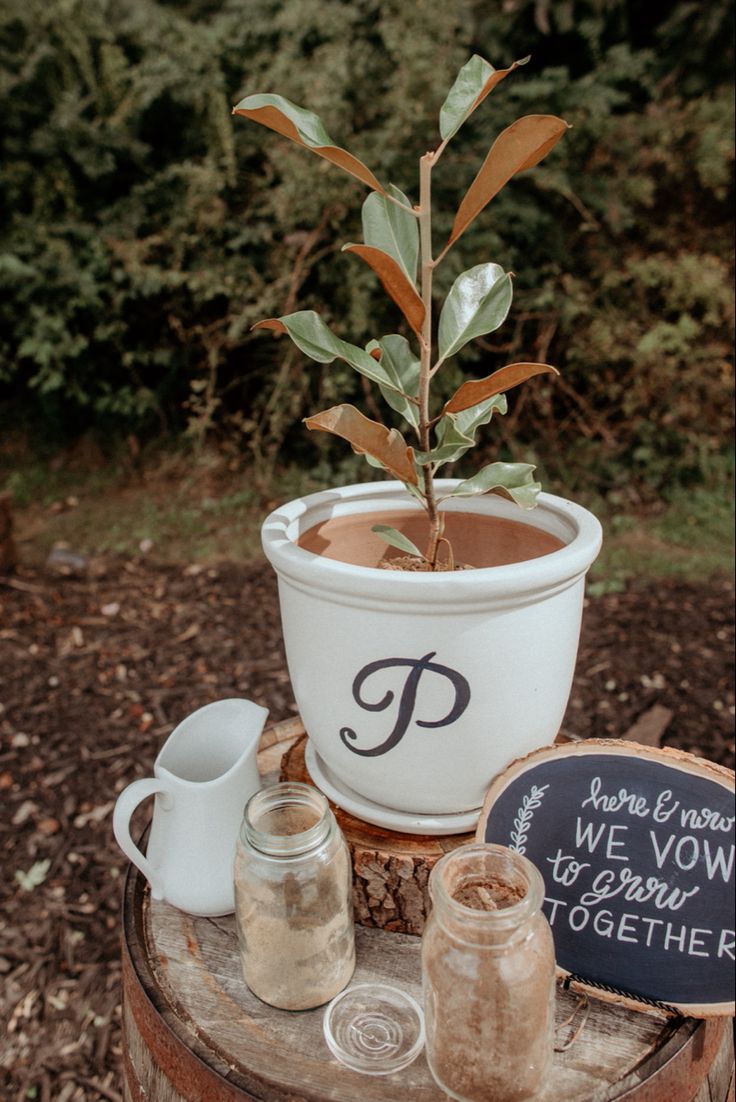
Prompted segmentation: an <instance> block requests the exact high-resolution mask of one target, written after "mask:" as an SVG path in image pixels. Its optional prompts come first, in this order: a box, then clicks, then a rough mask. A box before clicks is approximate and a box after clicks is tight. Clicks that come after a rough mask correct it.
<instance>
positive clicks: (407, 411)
mask: <svg viewBox="0 0 736 1102" xmlns="http://www.w3.org/2000/svg"><path fill="white" fill-rule="evenodd" d="M366 351H367V352H373V351H379V352H380V353H381V360H380V363H381V369H382V370H383V371H384V372H385V373H386V375H388V377H389V379H390V380H391V386H386V385H385V384H383V383H379V384H378V385H379V388H380V391H381V394H382V395H383V397H384V399H385V400H386V402H387V403H388V404H389V405H390V406H391V409H395V410H396V412H397V413H400V414H401V416H402V417H403V418H404V420H406V421H408V422H409V424H410V425H412V427H413V428H415V429H418V428H419V410H418V408H417V406H416V405H415V404H414V403H413V402H410V401H408V400H407V398H405V397H404V395H409V396H410V397H412V398H416V396H417V391H418V389H419V360H418V359H417V358H416V356H415V355H414V353H413V352H412V350H411V345H410V344H409V342H408V340H407V339H406V337H402V336H400V335H399V334H398V333H389V334H387V335H386V336H385V337H381V338H380V340H377V341H371V342H370V344H367V345H366ZM402 392H403V393H402Z"/></svg>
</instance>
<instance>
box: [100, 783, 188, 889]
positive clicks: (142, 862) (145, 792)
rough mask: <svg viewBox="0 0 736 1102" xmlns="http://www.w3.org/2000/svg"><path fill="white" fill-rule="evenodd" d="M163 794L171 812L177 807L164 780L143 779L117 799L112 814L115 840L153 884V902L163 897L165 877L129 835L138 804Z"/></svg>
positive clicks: (166, 809) (166, 806) (163, 799)
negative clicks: (174, 805) (150, 797)
mask: <svg viewBox="0 0 736 1102" xmlns="http://www.w3.org/2000/svg"><path fill="white" fill-rule="evenodd" d="M157 794H158V795H161V796H162V797H163V798H162V802H161V807H162V810H164V811H169V810H170V809H171V808H172V807H173V804H174V797H173V796H172V794H171V792H170V791H169V790H168V788H166V786H165V785H164V783H163V782H162V781H159V780H156V779H155V778H154V777H146V778H145V779H144V780H140V781H133V783H132V784H129V785H128V787H127V788H124V789H123V791H122V792H121V793H120V795H119V796H118V798H117V802H116V804H115V810H114V812H113V815H112V829H113V833H114V835H115V840H116V841H117V843H118V845H119V846H120V848H121V850H122V851H123V853H124V854H125V856H126V857H127V858H128V860H129V861H132V862H133V864H134V865H135V866H136V868H138V869H140V871H141V872H142V873H143V875H144V876H145V878H146V880H147V881H148V883H149V884H150V885H151V895H152V897H153V898H154V899H163V898H164V884H163V877H162V875H161V872H160V870H159V869H155V868H154V867H153V865H152V864H151V862H150V861H149V860H148V858H147V857H144V855H143V854H142V853H141V851H140V850H139V848H138V846H137V845H136V844H135V842H134V841H133V839H132V838H131V836H130V820H131V817H132V815H133V812H134V811H135V809H136V808H137V807H138V804H140V803H142V802H143V800H145V799H147V797H148V796H155V795H157Z"/></svg>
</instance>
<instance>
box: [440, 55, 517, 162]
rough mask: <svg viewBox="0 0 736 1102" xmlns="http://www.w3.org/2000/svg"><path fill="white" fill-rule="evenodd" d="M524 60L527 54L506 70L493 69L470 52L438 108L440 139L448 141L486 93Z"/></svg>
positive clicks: (489, 64)
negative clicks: (470, 54)
mask: <svg viewBox="0 0 736 1102" xmlns="http://www.w3.org/2000/svg"><path fill="white" fill-rule="evenodd" d="M528 60H529V58H528V57H524V58H522V59H521V61H515V62H514V64H513V65H511V66H509V68H508V69H494V68H493V66H492V65H491V63H490V62H489V61H486V60H485V58H482V57H479V55H478V54H473V56H472V57H471V58H470V60H469V61H466V62H465V64H464V65H463V67H462V69H461V70H460V72H459V73H458V74H457V76H456V77H455V83H454V84H453V86H452V88H451V89H450V91H449V92H448V93H447V98H446V99H445V102H444V103H443V104H442V107H441V109H440V135H441V137H442V139H443V141H448V140H449V139H450V138H451V137H452V136H453V135H454V134H457V132H458V130H459V129H460V127H461V126H462V125H463V123H464V122H465V120H466V119H467V118H469V117H470V116H471V115H472V113H473V111H475V109H476V107H478V106H480V104H481V103H482V102H483V100H484V99H485V98H486V96H487V95H488V93H489V92H492V91H493V89H494V88H495V87H496V85H497V84H500V82H501V81H502V80H503V78H504V77H506V76H508V75H509V73H512V72H513V71H514V69H517V68H518V67H519V66H520V65H526V63H527V61H528Z"/></svg>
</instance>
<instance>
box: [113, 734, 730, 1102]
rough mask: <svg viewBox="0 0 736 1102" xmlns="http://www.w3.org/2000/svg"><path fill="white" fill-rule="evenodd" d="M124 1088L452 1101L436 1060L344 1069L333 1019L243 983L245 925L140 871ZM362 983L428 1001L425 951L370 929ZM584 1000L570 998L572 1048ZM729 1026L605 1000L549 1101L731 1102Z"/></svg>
mask: <svg viewBox="0 0 736 1102" xmlns="http://www.w3.org/2000/svg"><path fill="white" fill-rule="evenodd" d="M301 730H302V728H301V725H300V724H299V722H298V721H287V722H286V723H283V724H278V725H276V726H275V727H273V728H270V729H269V731H267V732H266V733H265V735H264V739H263V741H262V749H261V752H260V754H259V765H260V767H261V771H262V774H263V776H264V779H266V780H269V781H270V780H273V779H276V778H277V777H278V769H279V763H280V761H281V756H282V754H283V752H284V750H285V749H286V748H288V746H289V745H290V744H291V743H293V741H294V740H295V739H296V738H297V737H298V736H299V735H300V734H301ZM123 922H124V932H123V1011H124V1037H125V1045H124V1079H125V1098H126V1099H127V1100H128V1102H140V1100H142V1099H147V1100H148V1102H179V1100H185V1102H210V1100H211V1102H244V1100H258V1102H396V1100H397V1099H402V1100H405V1102H447V1095H445V1094H444V1092H443V1091H441V1090H440V1089H439V1088H438V1087H437V1086H436V1085H435V1083H434V1081H433V1079H432V1077H431V1075H430V1072H429V1069H428V1066H427V1063H426V1059H425V1057H424V1054H421V1055H420V1056H419V1057H418V1059H417V1060H416V1061H415V1062H414V1063H413V1064H411V1065H410V1066H409V1067H408V1068H405V1069H404V1070H403V1071H401V1072H398V1073H396V1074H394V1075H389V1076H371V1077H369V1076H363V1075H359V1074H357V1073H355V1072H352V1071H350V1070H348V1069H347V1068H344V1067H343V1066H342V1065H340V1064H339V1063H338V1062H337V1061H336V1060H335V1059H334V1058H333V1057H332V1056H331V1055H330V1053H329V1051H328V1049H327V1047H326V1045H325V1042H324V1040H323V1036H322V1016H323V1010H322V1009H321V1008H319V1009H316V1010H309V1011H301V1012H298V1013H290V1012H287V1011H279V1010H275V1009H273V1008H271V1007H269V1006H267V1005H265V1004H264V1003H262V1002H260V1001H259V1000H258V999H257V998H256V997H255V996H254V995H252V994H251V992H250V991H249V989H248V987H247V986H246V984H245V982H244V980H243V978H242V974H241V971H240V960H239V956H238V946H237V939H236V934H235V922H234V918H233V916H228V917H225V918H214V919H210V918H195V917H193V916H190V915H187V914H184V913H182V912H181V911H178V910H176V909H175V908H173V907H170V906H168V905H167V904H166V903H160V902H156V901H152V900H151V898H150V894H149V892H148V889H147V886H146V883H145V881H144V879H143V877H142V876H141V875H140V873H138V871H137V870H135V869H133V868H131V869H130V871H129V873H128V877H127V882H126V886H125V898H124V907H123ZM356 940H357V967H356V972H355V975H354V977H353V980H352V982H353V983H365V982H369V981H379V982H386V983H391V984H395V985H396V986H398V987H400V988H402V989H404V990H406V991H408V992H409V993H410V994H412V995H414V997H415V998H417V999H418V1000H419V1001H420V1002H421V983H420V946H421V942H420V939H419V938H417V937H414V936H411V935H409V934H404V933H392V932H387V931H385V930H380V929H370V928H366V927H362V926H357V927H356ZM578 1006H579V1000H578V997H577V996H576V995H574V994H573V993H571V992H567V991H563V990H559V991H558V999H557V1011H556V1013H557V1022H558V1043H564V1042H565V1041H569V1039H570V1037H571V1036H572V1033H573V1032H574V1029H575V1025H576V1022H577V1021H578V1019H574V1020H573V1022H572V1024H571V1025H569V1026H566V1025H565V1024H564V1023H565V1022H566V1020H567V1019H568V1018H570V1016H571V1015H573V1013H574V1011H575V1010H576V1007H578ZM726 1025H727V1023H726V1022H725V1021H724V1020H723V1019H711V1020H710V1021H708V1022H700V1021H696V1020H694V1019H683V1018H672V1017H669V1018H668V1017H667V1016H666V1015H664V1014H662V1013H659V1012H653V1013H637V1012H634V1011H631V1010H628V1009H624V1008H622V1007H617V1006H612V1005H610V1004H607V1003H602V1002H598V1001H595V1000H591V1002H590V1006H589V1009H588V1013H587V1018H586V1020H585V1024H584V1026H583V1029H582V1031H581V1032H580V1034H579V1036H578V1037H577V1039H575V1040H574V1041H573V1043H572V1044H571V1045H570V1046H569V1047H568V1048H567V1049H566V1050H565V1051H562V1052H559V1053H556V1055H555V1061H554V1066H553V1071H552V1075H551V1077H550V1080H549V1081H548V1083H547V1086H546V1088H545V1090H544V1092H543V1093H542V1094H540V1095H539V1096H538V1097H537V1100H536V1102H561V1100H564V1102H624V1100H625V1102H726V1098H727V1095H728V1092H729V1082H730V1084H731V1088H730V1089H731V1091H732V1090H733V1078H732V1065H733V1046H732V1042H731V1031H730V1028H728V1029H727V1028H726Z"/></svg>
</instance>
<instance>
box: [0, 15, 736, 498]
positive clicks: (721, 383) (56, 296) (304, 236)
mask: <svg viewBox="0 0 736 1102" xmlns="http://www.w3.org/2000/svg"><path fill="white" fill-rule="evenodd" d="M731 20H732V8H731V5H730V3H728V2H726V0H712V2H711V3H709V4H707V5H700V4H691V3H688V2H686V0H680V2H675V3H665V4H661V5H657V6H656V13H655V11H654V10H653V6H652V5H642V4H634V3H626V2H625V0H506V2H505V3H504V4H500V3H499V4H494V5H489V4H486V3H483V2H481V0H456V2H455V3H454V4H444V5H443V4H435V3H433V2H431V0H415V2H414V3H412V4H405V3H400V2H399V0H289V3H288V4H287V3H283V2H282V0H258V3H254V2H253V0H229V2H228V0H223V2H218V3H210V2H207V0H189V2H188V3H187V2H184V0H179V2H170V3H164V2H163V0H134V2H131V3H128V4H122V5H121V4H114V3H112V2H111V0H55V2H53V3H51V4H43V3H41V0H6V3H5V4H4V5H3V9H2V14H0V107H1V109H2V118H3V134H2V157H1V162H2V176H1V178H0V399H2V401H3V407H2V408H3V415H4V417H5V418H6V419H9V417H10V416H12V418H13V423H17V422H18V421H19V420H21V419H22V418H25V419H26V422H27V423H29V424H31V425H32V426H33V427H34V428H35V429H37V430H40V431H42V432H44V433H45V434H46V435H59V434H61V433H67V434H68V433H74V432H77V431H82V430H84V429H86V428H88V427H90V426H91V425H96V426H98V427H102V428H104V429H106V430H110V429H115V428H121V429H126V430H129V429H133V430H134V431H136V432H138V433H146V432H149V433H150V432H155V431H158V430H159V428H167V429H174V430H178V429H180V428H186V429H187V430H188V431H189V432H190V433H192V434H195V435H197V436H202V435H204V434H205V433H207V432H215V433H217V434H218V435H219V436H220V437H221V438H222V439H224V440H227V441H228V442H230V443H232V444H233V445H236V444H237V446H238V447H240V448H242V449H246V450H249V451H250V453H251V455H252V457H253V459H254V460H255V461H256V462H257V465H258V468H259V470H260V473H261V475H262V476H263V477H264V478H267V477H268V475H269V472H270V470H271V468H272V466H273V465H274V464H276V463H277V462H279V463H280V462H282V461H285V460H289V459H301V460H302V461H304V462H308V463H309V464H312V465H314V463H315V451H314V448H315V443H314V440H313V439H309V440H307V434H306V433H304V431H303V429H302V426H300V425H299V418H300V417H301V416H303V415H304V414H305V413H307V412H309V411H311V410H312V409H313V408H315V406H316V407H319V406H320V405H325V406H326V405H330V404H332V403H333V402H334V401H335V400H338V399H339V400H346V398H347V399H349V398H350V397H351V396H352V400H354V401H355V402H356V404H358V405H359V406H362V407H363V408H364V410H365V412H366V413H367V414H369V415H370V416H376V413H377V412H378V411H377V410H376V409H375V408H371V402H370V397H369V396H368V395H367V394H364V393H363V392H362V390H361V386H360V382H357V383H356V381H355V378H354V376H353V374H352V372H351V371H350V369H349V368H348V367H347V366H345V365H342V366H341V365H339V364H331V365H328V366H327V367H324V366H319V365H316V364H312V363H310V362H309V361H307V360H306V359H305V357H303V356H302V355H301V354H300V353H298V352H297V351H295V350H294V349H293V348H291V347H287V346H286V344H285V343H284V342H279V341H278V340H277V339H274V340H271V339H269V338H264V337H263V336H258V335H257V334H250V333H249V327H250V325H251V324H252V323H253V322H255V321H256V320H258V319H259V318H262V317H264V316H272V315H275V316H280V315H284V314H287V313H289V312H290V311H293V310H296V309H311V308H317V309H319V310H320V312H321V314H322V315H323V317H324V318H325V320H326V321H328V323H329V324H330V326H331V327H332V328H333V329H334V331H335V332H336V333H338V334H339V335H341V336H344V337H348V338H349V339H350V340H353V341H356V342H357V341H361V340H362V341H367V340H368V339H369V338H370V337H371V336H372V335H373V334H374V332H375V331H376V330H378V331H380V332H390V331H392V330H394V329H396V327H397V323H398V316H397V315H398V312H397V311H396V310H395V308H393V307H392V306H391V304H390V303H389V304H388V305H387V304H386V301H385V297H384V296H383V295H382V293H381V290H380V287H379V286H378V281H377V280H376V279H375V277H374V276H373V275H372V273H371V272H370V271H368V270H367V269H365V268H363V267H361V266H360V265H359V264H358V262H357V261H356V260H355V259H354V258H353V257H350V256H348V255H346V254H340V252H339V249H340V245H341V244H342V243H343V242H344V241H349V240H356V239H359V233H360V214H359V212H360V203H361V201H362V199H363V197H364V194H365V190H364V189H363V188H362V187H361V185H360V184H358V183H357V182H356V183H353V182H352V181H350V180H349V179H347V178H346V177H345V176H343V175H342V174H341V173H340V172H339V171H337V170H336V169H334V168H332V167H331V166H329V165H328V164H326V163H325V162H322V161H319V160H317V159H316V158H309V157H305V156H304V155H303V154H302V152H301V151H300V150H298V149H297V148H295V147H294V146H293V145H291V143H288V142H286V141H283V140H282V139H278V138H275V137H274V136H273V135H267V134H265V133H263V132H261V131H259V130H258V128H254V127H247V126H242V125H238V120H233V119H232V118H231V115H230V109H231V105H232V104H233V103H235V102H236V101H237V100H238V99H239V98H240V97H242V96H244V95H247V94H248V93H250V92H252V91H255V90H260V91H267V90H274V91H276V90H278V91H279V92H280V93H281V94H283V95H286V96H288V97H289V98H290V99H291V100H293V101H295V102H296V103H299V104H302V105H304V106H307V107H309V108H311V109H312V110H314V111H316V112H317V113H318V114H320V115H321V116H322V118H323V119H324V121H325V123H326V125H327V127H328V129H329V131H330V133H331V134H332V135H333V136H334V137H335V139H336V140H337V141H338V142H339V143H340V144H341V145H345V146H347V147H348V148H350V149H351V150H352V151H353V152H355V153H356V154H357V155H358V156H360V157H361V159H362V160H363V161H364V162H365V163H366V164H368V165H369V166H370V168H371V169H373V171H374V172H376V174H377V175H380V176H381V177H384V178H387V179H390V180H392V181H393V182H394V183H396V184H397V185H398V186H399V187H401V188H402V189H403V190H404V191H406V192H407V193H409V194H410V196H411V197H412V198H413V199H416V195H415V194H413V192H414V190H415V186H416V182H415V172H416V169H415V153H416V150H417V146H418V144H419V145H420V146H421V144H422V143H424V145H425V148H432V147H433V145H434V144H436V142H437V140H438V138H437V132H436V116H437V111H438V109H439V106H440V104H441V103H442V100H443V98H444V94H445V90H446V88H447V86H448V84H449V82H450V81H451V79H452V77H453V75H454V74H455V72H456V71H457V70H458V68H459V67H460V65H461V64H462V63H463V62H464V61H465V60H466V58H467V57H468V56H469V54H470V53H472V52H473V51H477V52H479V53H481V54H483V55H485V56H487V57H488V58H489V59H490V60H491V61H492V62H493V63H494V64H495V65H497V66H502V65H506V64H510V63H511V61H513V60H514V58H518V57H521V56H523V55H524V54H525V53H527V52H529V51H531V53H532V61H531V62H530V63H529V65H528V66H527V67H526V69H525V70H523V77H519V78H517V77H515V76H511V77H510V78H509V79H508V80H506V81H504V83H503V84H502V85H501V86H500V87H499V88H498V89H497V90H496V91H495V92H494V94H493V96H492V97H491V98H490V99H489V101H488V103H487V105H485V106H484V110H483V112H482V113H479V114H478V115H477V116H475V117H474V118H473V119H472V120H470V121H469V122H468V124H467V125H466V127H465V128H464V129H463V131H462V133H461V134H460V135H458V137H457V139H456V141H455V143H454V148H453V152H452V155H450V154H449V153H448V155H447V157H446V158H445V159H444V160H443V162H442V165H441V166H440V167H438V170H437V172H436V177H435V180H434V184H433V186H434V191H435V196H436V197H437V209H438V210H440V211H447V212H448V214H447V218H448V224H447V225H444V224H442V219H441V218H437V219H436V229H437V233H438V236H439V238H440V240H441V239H442V238H444V237H445V236H446V234H447V232H448V230H449V220H451V217H452V212H453V210H454V207H455V206H456V203H457V198H458V196H459V195H461V194H462V193H463V191H464V190H465V188H466V187H467V184H468V183H469V181H470V180H471V179H472V178H473V176H474V174H475V172H476V170H477V167H478V164H479V163H480V160H481V159H482V157H483V156H484V154H485V151H486V150H487V148H488V145H489V143H490V140H492V138H493V137H494V136H495V134H496V133H497V132H498V131H500V130H501V129H503V128H504V127H505V126H506V125H508V123H509V122H510V121H511V120H512V119H514V118H516V117H518V115H520V114H529V113H534V112H540V113H553V114H556V115H560V116H562V117H563V118H565V119H567V121H568V122H570V123H572V124H573V127H574V129H573V130H572V131H571V132H570V133H569V134H568V136H567V138H566V140H565V142H563V143H561V145H560V146H559V147H558V148H556V149H555V150H554V152H553V153H552V154H551V155H550V157H549V158H548V159H547V160H546V161H545V162H544V163H543V164H542V165H540V166H539V167H538V168H536V169H534V170H533V171H532V172H531V173H529V174H528V175H527V176H522V177H520V178H519V179H518V180H515V181H513V182H512V184H511V185H509V187H508V188H506V189H505V190H504V192H503V194H502V195H500V196H499V197H498V199H497V200H496V201H495V202H494V204H493V207H492V208H490V209H489V210H488V211H487V212H485V213H484V214H483V215H481V216H480V217H479V218H478V219H477V220H476V222H475V223H474V225H473V226H472V227H471V228H470V229H469V230H468V231H467V233H466V234H465V235H464V237H463V239H462V241H461V242H460V243H459V244H458V246H457V248H456V249H455V250H454V251H453V253H452V254H450V255H449V256H448V260H447V263H446V265H445V266H444V267H443V269H442V277H441V278H442V279H443V280H445V281H446V284H447V285H446V286H442V285H440V286H439V288H438V289H439V291H440V292H441V293H445V292H446V290H447V287H448V286H449V284H450V283H451V282H452V280H453V279H454V278H455V276H457V274H458V273H459V272H460V271H461V270H463V269H464V268H467V267H470V266H471V265H473V264H476V263H478V262H480V261H481V260H487V259H492V260H494V261H496V262H497V263H499V264H501V265H503V266H504V268H506V269H511V270H513V271H514V272H515V273H516V282H515V286H516V298H515V301H516V307H515V311H514V314H513V316H512V320H511V322H509V323H507V324H506V326H505V327H504V328H503V329H501V330H499V331H498V333H496V334H494V340H493V341H486V342H485V344H484V342H482V341H481V342H479V345H480V348H479V347H478V346H477V345H476V346H468V347H467V349H465V350H463V354H462V355H463V356H464V357H465V358H464V361H463V360H462V357H461V366H462V369H463V371H464V372H470V373H472V374H473V375H479V374H488V373H489V372H490V371H492V370H493V369H494V368H495V367H498V366H501V365H502V364H504V363H508V362H510V361H511V360H546V361H548V362H551V363H554V364H556V365H558V366H559V367H560V368H561V370H562V375H561V377H560V379H556V380H554V381H552V382H548V381H547V379H546V378H544V379H538V380H534V381H533V382H531V383H529V384H527V385H526V387H525V388H524V389H523V391H519V392H518V394H517V395H515V396H514V398H513V400H512V401H511V402H510V410H509V414H508V415H507V417H506V418H505V419H500V420H499V421H496V422H495V431H494V432H493V433H491V434H490V435H489V437H488V448H489V458H496V457H501V458H505V457H509V456H511V455H513V456H514V457H515V458H519V459H530V460H532V461H534V460H535V459H536V460H538V461H540V462H541V463H542V464H543V465H544V466H545V467H546V469H547V471H548V473H549V474H552V475H554V476H555V478H556V481H557V485H560V486H567V487H568V488H571V487H572V486H574V485H575V484H576V483H580V482H581V481H582V480H584V479H585V480H589V479H590V477H591V474H592V477H593V480H594V484H595V485H596V486H598V487H599V488H602V489H605V488H610V487H617V488H619V487H625V486H626V485H627V484H629V483H630V482H633V483H635V484H642V483H646V484H648V485H649V486H650V487H651V488H652V489H654V490H658V489H660V488H661V487H663V486H664V485H666V484H668V483H670V482H671V481H672V480H673V479H683V478H686V477H691V476H693V475H702V474H703V472H704V471H706V470H707V466H708V462H709V457H710V456H711V455H712V454H713V453H714V452H716V451H718V450H719V449H720V448H721V447H722V445H723V441H724V439H726V436H727V434H728V432H729V430H730V426H731V420H730V419H731V401H730V398H729V390H730V368H729V365H728V356H729V350H730V346H731V328H732V296H731V290H730V272H729V264H730V249H731V234H730V198H731V194H730V187H731V169H732V159H733V150H732V142H731V133H732V125H733V124H732V110H733V109H732V87H731V68H732V56H730V54H729V49H730V44H731V42H732V31H731V25H730V24H731ZM439 282H440V280H439V279H438V283H439ZM479 359H480V361H481V362H479ZM455 370H456V374H455V375H453V374H452V372H450V374H449V375H448V377H447V380H446V385H447V387H448V392H450V391H451V390H452V389H455V387H456V386H457V385H458V384H459V382H460V381H461V380H462V377H463V375H462V374H461V372H460V368H457V369H455ZM499 434H500V435H499ZM499 440H500V444H501V447H500V450H499ZM323 447H324V448H325V449H326V450H325V451H324V452H323V459H324V460H325V461H336V462H340V461H341V459H342V451H341V449H340V447H339V445H338V446H336V447H335V448H334V450H333V449H332V445H331V444H324V445H323Z"/></svg>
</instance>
